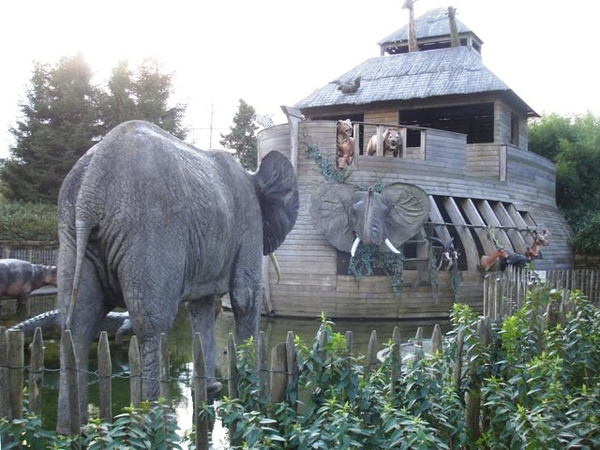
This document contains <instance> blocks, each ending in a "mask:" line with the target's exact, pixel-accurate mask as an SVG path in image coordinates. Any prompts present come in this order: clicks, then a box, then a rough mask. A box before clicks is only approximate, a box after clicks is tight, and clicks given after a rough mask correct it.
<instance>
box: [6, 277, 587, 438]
mask: <svg viewBox="0 0 600 450" xmlns="http://www.w3.org/2000/svg"><path fill="white" fill-rule="evenodd" d="M529 277H530V275H529V274H526V273H521V274H517V273H510V274H508V275H507V276H506V277H500V278H498V279H497V278H492V279H490V281H489V285H488V290H489V292H490V293H489V294H486V303H485V309H486V311H485V314H484V315H483V316H481V317H480V319H479V323H478V327H477V330H478V335H479V340H480V342H481V344H482V345H484V346H486V345H487V344H488V343H489V342H490V337H491V336H492V333H491V324H492V322H493V321H494V320H501V317H502V316H504V315H506V314H508V313H509V311H511V310H512V309H514V308H515V306H518V305H519V304H520V302H521V301H522V299H523V298H524V293H525V292H526V291H527V290H528V289H530V288H531V286H532V285H533V283H540V282H541V280H532V279H531V278H529ZM553 277H554V278H553ZM546 279H547V280H550V281H549V282H552V283H554V282H555V281H551V280H561V282H565V283H566V282H567V281H568V282H569V283H571V284H570V285H571V286H575V285H576V284H577V283H579V284H580V285H581V283H583V284H585V285H586V286H592V285H594V286H595V285H596V284H597V273H593V274H592V273H589V274H587V273H581V274H579V275H577V276H575V274H573V275H572V276H571V275H569V276H568V277H567V276H566V275H565V276H562V275H561V276H558V275H557V276H556V277H555V276H554V274H550V276H548V275H547V278H546ZM502 280H504V282H502ZM556 282H557V283H558V282H559V281H556ZM564 292H565V293H564V295H563V302H565V304H566V303H567V302H566V301H568V290H565V291H564ZM505 293H512V294H514V297H503V295H504V294H505ZM568 310H569V308H568V305H567V306H565V305H563V307H561V308H551V305H549V309H548V310H547V311H546V313H545V314H540V317H541V316H543V317H545V320H548V321H550V320H552V321H556V320H560V318H557V314H559V313H563V312H566V311H568ZM557 311H559V312H557ZM317 338H318V339H322V338H324V334H321V335H318V336H317ZM456 339H457V345H456V347H457V353H456V359H455V364H456V367H455V370H454V374H455V378H456V380H455V382H456V383H457V385H458V382H459V378H460V377H462V376H464V374H465V373H469V372H468V371H469V370H470V369H469V367H463V364H468V362H469V361H471V360H472V359H473V358H472V356H473V355H469V354H467V352H469V351H470V350H469V349H467V348H463V334H462V332H461V331H460V330H459V332H458V335H457V338H456ZM24 341H25V340H24V335H23V332H22V331H13V330H6V329H5V328H4V327H0V386H2V389H0V417H6V418H8V419H9V420H11V419H15V418H20V417H22V414H23V404H24V394H23V386H25V383H27V386H28V389H27V392H28V401H29V406H28V408H29V411H31V412H32V413H35V414H37V415H40V414H41V393H42V389H43V387H44V379H43V378H44V370H45V369H44V345H43V339H42V333H41V330H40V329H37V330H36V333H35V335H34V339H33V341H32V343H31V345H30V347H29V354H30V360H29V364H27V365H26V364H25V342H24ZM346 342H347V347H348V350H350V352H349V353H350V354H352V342H353V335H352V332H347V333H346ZM386 342H387V341H386ZM425 342H426V343H427V344H428V346H429V347H428V348H427V351H428V352H430V353H435V352H436V351H439V350H441V349H442V343H443V336H442V333H441V328H440V326H439V325H436V326H435V327H434V331H433V334H432V336H431V339H429V340H424V339H423V333H422V329H419V330H418V331H417V334H416V336H415V338H414V340H413V343H412V344H410V345H412V349H408V347H406V344H402V343H401V342H400V331H399V328H396V329H395V330H394V332H393V336H392V346H391V347H388V346H386V348H387V350H386V351H390V349H391V351H394V352H397V353H396V355H397V356H398V357H399V358H398V359H396V360H397V361H402V352H404V356H407V353H410V354H411V356H412V357H415V358H418V357H419V355H422V354H423V353H422V352H420V351H417V352H415V351H414V349H424V343H425ZM478 347H480V346H478ZM61 351H63V352H65V355H66V358H65V360H66V361H67V363H66V368H67V370H66V373H67V376H69V377H71V378H70V380H69V381H68V384H69V385H70V386H77V372H78V369H77V367H76V363H75V355H74V352H73V346H72V343H71V335H70V332H69V331H65V332H64V334H63V337H62V341H61ZM382 352H384V350H379V351H378V342H377V333H376V331H372V333H371V336H370V340H369V344H368V348H367V355H366V360H365V371H366V372H367V373H368V372H369V371H370V370H373V369H374V368H375V367H377V365H378V364H380V362H381V359H382V357H383V356H384V354H383V353H382ZM192 358H193V378H192V379H193V387H192V392H193V396H194V398H193V405H194V406H193V407H194V409H193V422H192V423H193V425H194V427H195V429H196V443H195V444H196V448H198V449H200V450H203V449H208V448H209V423H208V418H207V416H206V414H200V409H199V408H200V407H201V405H203V404H204V403H205V402H206V401H207V400H208V396H207V383H206V376H205V372H204V355H203V352H202V345H201V340H200V335H199V334H195V335H194V337H193V350H192ZM227 358H228V361H227V366H228V376H227V383H228V389H229V392H228V395H229V397H231V398H235V397H237V392H238V391H237V389H238V380H239V372H238V364H237V349H236V343H235V342H234V339H233V335H232V334H230V335H229V340H228V349H227ZM256 361H257V363H256V364H257V367H255V368H253V369H254V370H256V371H257V372H258V373H259V376H260V378H261V383H260V392H259V395H261V396H264V398H265V399H267V400H268V401H269V402H280V401H290V400H288V397H287V393H289V392H291V391H294V390H297V389H298V388H297V386H293V385H290V383H293V382H294V380H296V379H297V377H296V376H295V375H296V374H297V373H298V370H299V369H298V364H297V361H296V348H295V343H294V333H293V332H292V331H289V332H288V334H287V339H286V341H285V342H283V343H279V344H277V345H275V346H274V347H273V348H272V349H271V352H270V361H269V357H268V355H267V348H266V341H265V338H264V335H263V333H260V335H259V339H258V342H257V357H256ZM158 364H159V367H160V371H159V373H160V387H161V389H160V395H161V397H163V398H165V399H166V400H168V399H169V389H168V387H169V381H170V377H169V354H168V348H167V338H166V335H162V337H161V345H160V356H159V360H158ZM129 365H130V402H131V404H132V405H133V406H139V405H140V403H141V400H142V389H141V379H142V364H141V357H140V351H139V346H138V341H137V337H136V336H132V338H131V341H130V346H129ZM401 365H402V364H401V363H400V364H399V365H398V366H397V367H394V368H393V371H394V373H393V376H392V380H400V379H401V378H400V377H401V376H402V368H401ZM26 374H27V377H28V379H27V380H25V376H26ZM97 375H98V378H99V383H100V388H99V395H100V398H99V417H100V418H101V419H103V420H105V421H108V422H110V421H112V418H113V411H112V406H111V404H112V393H111V379H112V364H111V356H110V349H109V341H108V336H107V334H106V332H102V334H101V335H100V340H99V345H98V371H97ZM479 401H480V396H478V395H470V396H468V397H467V399H466V402H467V408H466V419H467V424H468V426H469V429H470V431H471V432H472V433H473V435H478V434H479V432H480V427H481V423H482V421H481V417H480V416H479V414H480V410H481V408H480V406H481V405H480V404H479V403H478V402H479ZM70 407H71V409H72V415H71V417H75V418H76V417H78V414H79V408H78V405H77V404H76V402H71V406H70ZM72 432H73V433H78V432H79V429H78V425H73V427H72ZM234 444H235V443H234Z"/></svg>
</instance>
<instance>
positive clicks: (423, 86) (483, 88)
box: [294, 46, 537, 116]
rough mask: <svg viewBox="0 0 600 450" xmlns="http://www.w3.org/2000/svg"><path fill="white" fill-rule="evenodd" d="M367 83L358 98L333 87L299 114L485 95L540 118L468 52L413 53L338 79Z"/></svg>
mask: <svg viewBox="0 0 600 450" xmlns="http://www.w3.org/2000/svg"><path fill="white" fill-rule="evenodd" d="M357 77H360V78H361V82H360V87H359V88H358V89H357V91H356V92H354V93H350V94H344V93H342V92H341V91H340V90H338V84H336V83H332V82H330V83H328V84H326V85H325V86H323V87H322V88H320V89H318V90H316V91H315V92H313V93H312V94H310V95H309V96H308V97H306V98H304V99H303V100H300V101H299V102H298V103H296V104H295V105H294V108H298V109H300V110H302V109H306V108H317V107H323V106H340V105H366V104H369V103H374V102H392V101H393V102H398V101H405V100H406V101H407V100H415V99H426V98H430V97H436V96H448V95H468V94H484V93H491V92H495V93H498V94H500V95H502V94H504V95H508V96H509V97H512V98H513V99H514V100H516V101H517V102H518V103H519V104H521V105H523V106H524V107H525V108H526V109H527V112H528V116H537V114H536V113H535V112H534V111H533V110H532V109H531V108H530V107H529V106H527V105H526V104H525V103H524V102H523V100H521V99H520V98H519V97H518V96H517V95H516V94H515V93H514V92H513V91H512V90H511V89H510V88H509V87H508V86H507V85H506V84H505V83H504V82H503V81H502V80H500V78H498V77H497V76H496V75H494V74H493V73H492V72H491V71H490V70H489V69H488V68H487V67H485V66H484V65H483V63H482V61H481V56H480V55H479V54H478V53H477V52H475V51H473V50H471V49H469V48H467V47H462V46H461V47H453V48H444V49H436V50H428V51H422V52H413V53H399V54H396V55H386V56H379V57H375V58H370V59H367V60H366V61H365V62H363V63H362V64H360V65H358V66H356V67H354V68H353V69H351V70H349V71H348V72H346V73H344V74H342V75H341V76H340V77H339V78H338V79H339V80H340V81H343V82H348V83H352V81H353V80H354V79H355V78H357Z"/></svg>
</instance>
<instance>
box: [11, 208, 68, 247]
mask: <svg viewBox="0 0 600 450" xmlns="http://www.w3.org/2000/svg"><path fill="white" fill-rule="evenodd" d="M57 223H58V222H57V217H56V205H51V204H47V203H25V202H0V240H2V241H49V242H57V241H58V225H57Z"/></svg>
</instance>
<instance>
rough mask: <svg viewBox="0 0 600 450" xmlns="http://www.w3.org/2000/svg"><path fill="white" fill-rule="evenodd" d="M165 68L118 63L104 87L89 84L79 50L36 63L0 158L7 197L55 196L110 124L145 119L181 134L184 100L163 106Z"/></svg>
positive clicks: (37, 199)
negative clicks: (12, 142) (6, 154)
mask: <svg viewBox="0 0 600 450" xmlns="http://www.w3.org/2000/svg"><path fill="white" fill-rule="evenodd" d="M171 81H172V76H171V75H164V74H161V73H160V66H159V65H158V64H157V63H156V62H153V61H150V60H147V61H145V62H144V63H143V64H142V65H141V66H140V67H139V68H138V69H137V70H136V71H129V70H128V68H127V64H126V63H125V62H121V63H120V64H119V65H118V66H117V67H116V68H115V69H114V71H113V74H112V77H111V78H110V80H109V81H108V86H107V88H103V87H100V86H96V85H93V84H92V71H91V68H90V67H89V65H88V64H87V63H86V62H85V60H84V58H83V56H82V55H81V54H78V55H75V56H73V57H64V58H62V59H60V61H59V62H58V63H56V64H55V65H52V64H49V63H40V62H38V63H35V65H34V70H33V75H32V77H31V80H30V86H29V88H28V90H27V96H26V100H25V101H24V102H23V103H22V104H21V105H20V110H21V116H20V117H19V119H18V120H17V121H16V126H14V127H11V128H10V132H11V133H12V134H13V136H14V137H15V141H16V145H15V146H13V147H11V148H10V153H11V158H9V159H5V160H2V161H1V166H2V167H1V168H0V180H1V181H2V184H1V190H2V194H3V195H4V196H5V198H6V199H7V200H19V201H26V202H45V203H56V199H57V197H58V190H59V188H60V185H61V183H62V180H63V179H64V177H65V176H66V174H67V173H68V172H69V170H70V169H71V167H73V165H74V164H75V162H76V161H77V160H78V159H79V158H80V157H81V155H83V154H84V153H85V152H86V151H87V150H88V149H89V148H91V147H92V146H93V145H94V144H95V143H97V142H98V141H99V140H100V139H101V138H102V136H104V135H105V134H106V133H107V132H108V131H109V130H110V129H112V128H113V127H114V126H115V125H116V124H118V123H120V122H124V121H126V120H131V119H144V120H148V121H150V122H154V123H155V124H157V125H159V126H161V127H162V128H164V129H166V130H167V131H169V132H171V133H173V134H175V135H177V136H179V137H182V138H183V137H184V136H185V132H184V130H183V129H182V128H181V120H182V118H183V114H184V112H185V106H182V105H176V106H175V107H172V108H169V107H168V106H167V103H168V99H169V95H170V93H171Z"/></svg>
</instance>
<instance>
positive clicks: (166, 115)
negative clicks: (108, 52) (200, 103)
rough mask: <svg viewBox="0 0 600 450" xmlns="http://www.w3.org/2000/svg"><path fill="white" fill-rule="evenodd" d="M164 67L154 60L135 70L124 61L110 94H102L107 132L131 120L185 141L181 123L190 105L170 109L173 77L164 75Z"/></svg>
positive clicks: (114, 76) (101, 107)
mask: <svg viewBox="0 0 600 450" xmlns="http://www.w3.org/2000/svg"><path fill="white" fill-rule="evenodd" d="M162 71H163V67H162V64H161V63H159V62H158V61H156V60H154V59H150V58H146V59H144V61H143V62H142V64H141V65H140V66H139V67H137V68H136V69H134V70H131V69H130V68H129V64H128V62H127V61H120V62H119V63H118V64H117V66H116V67H115V68H114V69H113V70H112V74H111V76H110V78H109V80H108V82H107V85H106V90H105V91H102V92H100V94H99V96H100V100H99V112H100V114H101V118H102V128H103V130H104V132H107V131H109V130H111V129H112V128H114V127H115V126H117V125H118V124H120V123H122V122H125V121H127V120H131V119H139V120H147V121H148V122H152V123H154V124H156V125H158V126H159V127H161V128H162V129H164V130H167V131H169V132H170V133H171V134H173V135H174V136H177V137H178V138H180V139H184V138H185V135H186V130H185V129H184V128H183V127H182V125H181V122H182V120H183V116H184V114H185V109H186V105H183V104H176V105H175V106H170V105H169V98H170V95H171V93H172V87H171V86H172V81H173V75H172V74H165V73H163V72H162Z"/></svg>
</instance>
